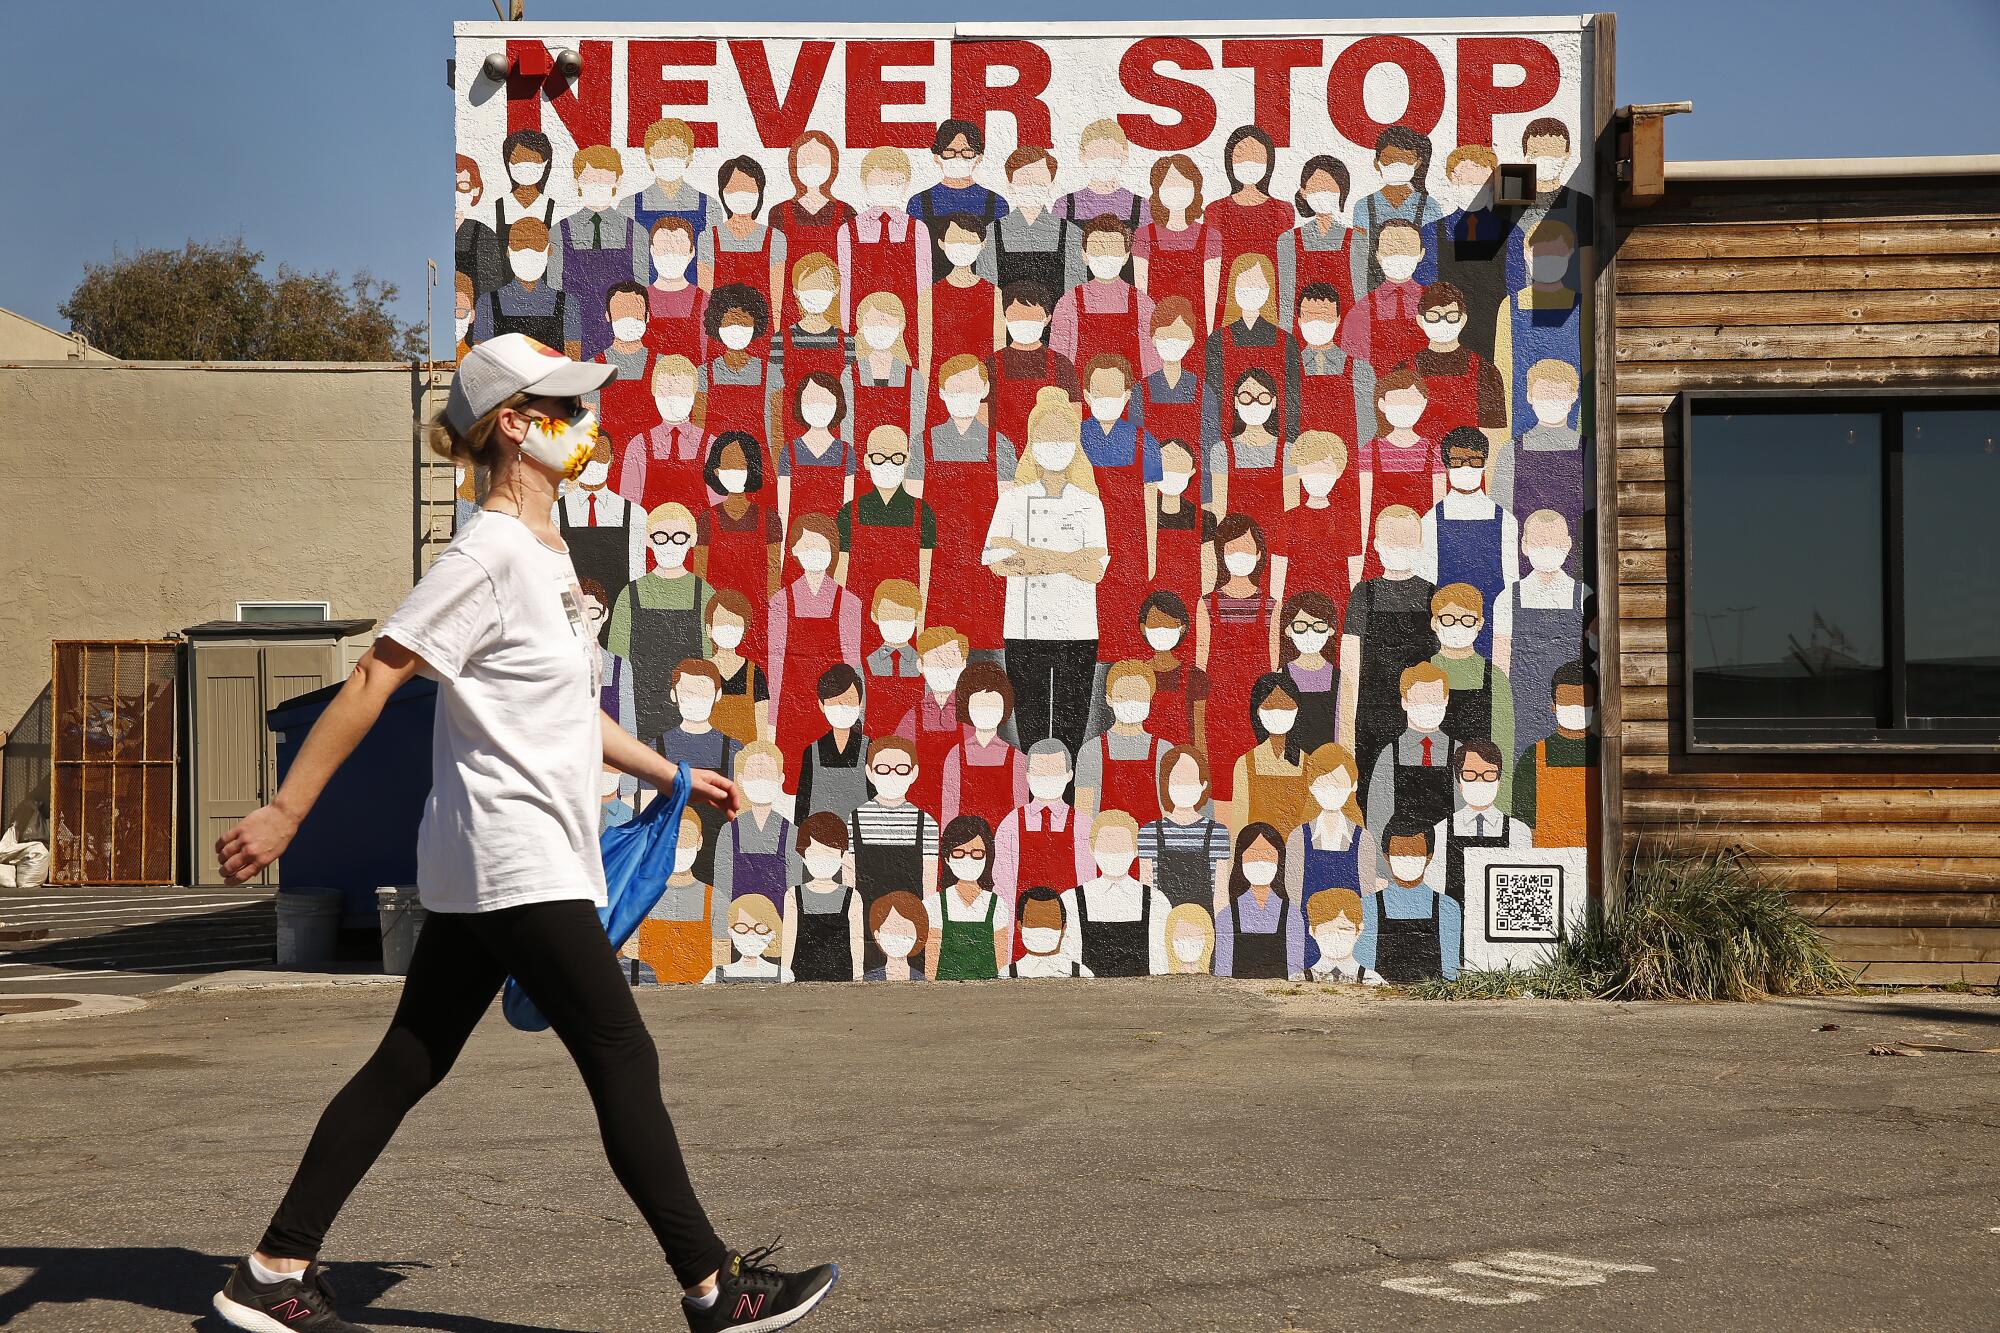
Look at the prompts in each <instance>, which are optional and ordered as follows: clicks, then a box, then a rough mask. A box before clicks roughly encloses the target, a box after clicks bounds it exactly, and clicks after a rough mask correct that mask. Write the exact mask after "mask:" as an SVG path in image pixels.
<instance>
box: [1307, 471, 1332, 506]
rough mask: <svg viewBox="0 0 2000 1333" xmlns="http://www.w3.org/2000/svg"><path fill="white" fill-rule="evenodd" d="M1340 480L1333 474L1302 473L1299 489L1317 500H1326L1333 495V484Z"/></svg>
mask: <svg viewBox="0 0 2000 1333" xmlns="http://www.w3.org/2000/svg"><path fill="white" fill-rule="evenodd" d="M1338 480H1339V478H1338V477H1336V476H1334V475H1333V474H1332V473H1331V472H1301V473H1299V489H1300V490H1302V491H1304V492H1305V493H1306V494H1307V495H1310V496H1311V497H1312V498H1313V499H1315V500H1324V499H1325V498H1326V497H1327V496H1329V495H1332V494H1333V484H1334V483H1335V482H1336V481H1338Z"/></svg>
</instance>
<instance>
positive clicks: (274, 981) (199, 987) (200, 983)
mask: <svg viewBox="0 0 2000 1333" xmlns="http://www.w3.org/2000/svg"><path fill="white" fill-rule="evenodd" d="M402 984H403V978H401V977H395V976H388V975H385V974H383V973H380V972H280V971H276V970H274V969H269V968H238V969H236V970H234V971H229V972H214V973H210V974H209V975H207V976H202V977H195V978H194V979H193V980H191V981H182V982H179V983H177V984H175V985H172V986H168V987H167V988H166V989H165V990H164V991H162V992H159V993H160V994H172V993H174V992H176V991H239V990H315V989H320V988H323V987H327V986H400V985H402Z"/></svg>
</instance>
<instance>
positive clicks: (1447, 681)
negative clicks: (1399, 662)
mask: <svg viewBox="0 0 2000 1333" xmlns="http://www.w3.org/2000/svg"><path fill="white" fill-rule="evenodd" d="M1419 685H1442V686H1444V692H1445V693H1446V694H1447V695H1449V694H1450V693H1451V677H1449V676H1447V675H1445V674H1444V668H1443V667H1441V666H1439V665H1438V664H1437V663H1435V662H1419V663H1417V664H1416V665H1415V666H1408V667H1404V668H1403V674H1402V675H1400V676H1398V677H1397V678H1396V693H1398V694H1402V695H1407V694H1409V692H1410V691H1411V690H1414V689H1415V688H1417V686H1419Z"/></svg>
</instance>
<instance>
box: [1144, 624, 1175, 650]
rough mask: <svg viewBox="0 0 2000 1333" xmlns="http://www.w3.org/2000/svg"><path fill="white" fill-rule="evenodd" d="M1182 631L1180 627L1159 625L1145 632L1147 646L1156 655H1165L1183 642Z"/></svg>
mask: <svg viewBox="0 0 2000 1333" xmlns="http://www.w3.org/2000/svg"><path fill="white" fill-rule="evenodd" d="M1181 634H1182V630H1181V627H1180V626H1178V625H1159V626H1155V627H1153V628H1151V629H1148V630H1146V631H1145V635H1146V646H1147V647H1148V648H1151V649H1152V650H1153V651H1154V652H1156V653H1164V652H1166V651H1167V650H1168V649H1169V648H1171V647H1173V646H1174V645H1175V644H1177V643H1179V642H1180V641H1181Z"/></svg>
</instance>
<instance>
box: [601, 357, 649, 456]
mask: <svg viewBox="0 0 2000 1333" xmlns="http://www.w3.org/2000/svg"><path fill="white" fill-rule="evenodd" d="M597 359H598V360H599V361H600V362H602V361H603V360H604V356H603V354H601V353H600V354H599V355H598V358H597ZM659 359H660V358H659V354H658V353H649V354H648V355H647V357H646V368H645V370H644V371H642V372H640V374H639V377H638V378H637V379H629V380H625V379H612V380H610V381H609V382H607V383H606V384H605V386H604V387H603V388H601V389H599V390H598V391H597V424H598V425H599V426H600V427H602V428H603V431H604V437H605V438H606V439H608V440H610V441H611V447H612V449H613V450H614V451H615V452H616V453H619V454H622V453H623V452H624V451H625V449H626V447H627V446H629V445H630V444H631V443H632V440H633V438H634V437H635V436H639V435H643V434H645V433H646V432H647V431H649V430H651V429H652V428H653V427H655V426H657V425H659V424H660V409H659V406H658V404H656V403H654V401H653V365H654V363H655V362H657V361H658V360H659ZM611 475H612V476H614V477H615V476H617V475H618V460H617V459H616V458H614V459H613V460H612V463H611Z"/></svg>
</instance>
